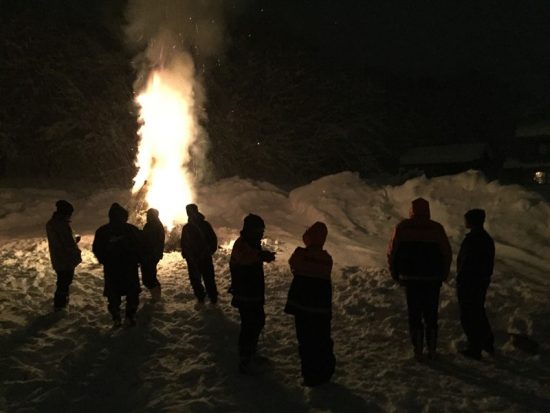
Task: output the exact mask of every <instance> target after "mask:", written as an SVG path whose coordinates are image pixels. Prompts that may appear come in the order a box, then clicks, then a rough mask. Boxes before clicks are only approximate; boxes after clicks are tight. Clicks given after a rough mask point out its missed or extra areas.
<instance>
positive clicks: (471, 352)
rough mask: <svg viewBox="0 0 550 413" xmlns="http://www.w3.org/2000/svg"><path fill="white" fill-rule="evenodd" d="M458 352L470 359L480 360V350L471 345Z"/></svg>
mask: <svg viewBox="0 0 550 413" xmlns="http://www.w3.org/2000/svg"><path fill="white" fill-rule="evenodd" d="M459 353H460V354H462V355H463V356H464V357H466V358H469V359H472V360H477V361H479V360H481V350H476V349H474V348H472V347H468V348H466V349H465V350H460V351H459Z"/></svg>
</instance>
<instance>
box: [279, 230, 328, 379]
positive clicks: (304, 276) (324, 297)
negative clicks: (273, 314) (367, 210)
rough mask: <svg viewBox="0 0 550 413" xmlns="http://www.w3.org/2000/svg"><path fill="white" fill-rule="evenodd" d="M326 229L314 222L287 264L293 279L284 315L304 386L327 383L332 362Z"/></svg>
mask: <svg viewBox="0 0 550 413" xmlns="http://www.w3.org/2000/svg"><path fill="white" fill-rule="evenodd" d="M327 233H328V231H327V226H326V225H325V224H324V223H322V222H316V223H315V224H313V225H312V226H311V227H309V228H308V229H307V230H306V232H305V233H304V235H303V237H302V239H303V241H304V244H305V248H303V247H298V248H296V250H294V253H293V254H292V256H291V257H290V259H289V261H288V263H289V264H290V270H291V271H292V275H293V276H294V277H293V279H292V283H291V285H290V289H289V291H288V300H287V303H286V306H285V312H286V313H288V314H292V315H294V323H295V326H296V338H297V339H298V352H299V354H300V359H301V362H302V377H303V379H304V382H303V384H304V386H317V385H320V384H323V383H325V382H327V381H329V380H330V378H331V377H332V374H333V373H334V365H335V363H336V359H335V358H334V353H333V342H332V339H331V337H330V332H331V331H330V330H331V328H330V324H331V318H332V284H331V278H330V274H331V272H332V257H331V256H330V255H329V254H328V253H327V251H325V250H324V249H323V245H324V244H325V241H326V239H327Z"/></svg>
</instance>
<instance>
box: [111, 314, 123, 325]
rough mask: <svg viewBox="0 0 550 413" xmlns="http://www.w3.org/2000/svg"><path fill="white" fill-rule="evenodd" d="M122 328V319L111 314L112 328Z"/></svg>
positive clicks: (117, 315) (118, 315)
mask: <svg viewBox="0 0 550 413" xmlns="http://www.w3.org/2000/svg"><path fill="white" fill-rule="evenodd" d="M121 326H122V319H121V318H120V314H113V328H119V327H121Z"/></svg>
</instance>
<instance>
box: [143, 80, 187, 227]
mask: <svg viewBox="0 0 550 413" xmlns="http://www.w3.org/2000/svg"><path fill="white" fill-rule="evenodd" d="M136 100H137V103H138V104H139V106H140V108H141V110H140V122H141V124H142V125H141V128H140V130H139V132H138V133H139V135H140V137H141V141H140V144H139V151H138V156H137V166H138V167H139V171H138V173H137V175H136V177H135V180H134V182H135V183H134V188H133V190H132V192H133V193H136V192H137V191H139V190H140V189H141V188H142V187H143V185H144V184H145V182H147V187H146V191H147V194H146V201H147V204H148V206H149V207H152V208H156V209H158V210H159V212H160V218H161V220H162V222H163V223H164V224H165V225H166V226H167V227H168V229H171V228H172V227H173V226H174V225H175V224H176V223H178V222H184V221H185V220H186V214H185V205H187V204H188V203H190V202H192V198H193V194H192V190H193V188H192V179H191V174H190V173H189V171H188V169H187V166H188V164H189V161H190V155H189V148H190V146H191V145H192V144H193V141H194V140H195V136H196V128H197V123H196V120H195V116H194V114H193V110H194V108H193V85H192V82H191V81H189V80H186V78H185V76H184V77H182V76H181V74H180V75H175V74H174V73H171V72H169V71H160V70H157V71H154V72H152V73H151V75H150V77H149V80H148V84H147V87H146V88H145V90H144V91H143V92H142V93H141V94H140V95H139V96H138V97H137V99H136Z"/></svg>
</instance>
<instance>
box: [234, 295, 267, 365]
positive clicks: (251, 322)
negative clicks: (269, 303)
mask: <svg viewBox="0 0 550 413" xmlns="http://www.w3.org/2000/svg"><path fill="white" fill-rule="evenodd" d="M239 314H240V316H241V331H240V333H239V356H241V357H251V356H253V355H254V354H256V349H257V347H258V339H259V338H260V333H261V332H262V329H263V328H264V325H265V313H264V306H263V305H255V306H249V307H242V308H239Z"/></svg>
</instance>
